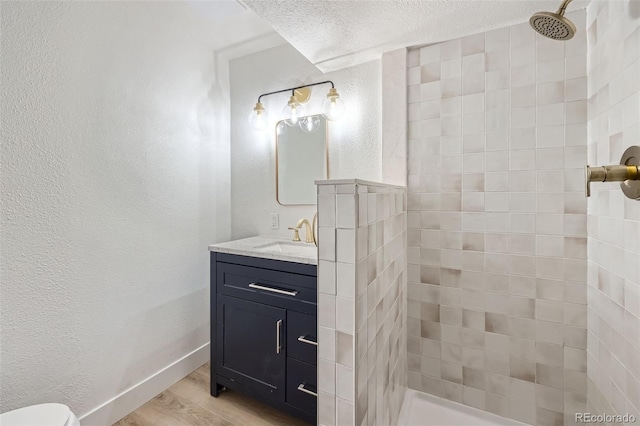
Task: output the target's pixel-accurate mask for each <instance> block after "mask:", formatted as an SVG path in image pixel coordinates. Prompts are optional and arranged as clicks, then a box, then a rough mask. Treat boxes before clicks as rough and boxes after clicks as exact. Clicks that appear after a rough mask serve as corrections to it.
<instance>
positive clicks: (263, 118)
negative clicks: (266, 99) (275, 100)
mask: <svg viewBox="0 0 640 426" xmlns="http://www.w3.org/2000/svg"><path fill="white" fill-rule="evenodd" d="M268 124H269V117H268V116H267V110H266V109H264V106H262V104H261V103H260V102H258V103H257V104H256V106H255V107H253V110H252V111H251V112H250V113H249V125H251V127H253V128H254V129H255V130H264V129H266V128H267V125H268Z"/></svg>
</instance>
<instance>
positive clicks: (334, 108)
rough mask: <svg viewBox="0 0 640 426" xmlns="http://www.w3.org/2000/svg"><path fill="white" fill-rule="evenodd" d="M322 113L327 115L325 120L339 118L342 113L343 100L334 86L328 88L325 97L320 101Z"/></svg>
mask: <svg viewBox="0 0 640 426" xmlns="http://www.w3.org/2000/svg"><path fill="white" fill-rule="evenodd" d="M321 108H322V114H324V116H325V117H327V120H332V121H333V120H339V119H340V118H341V117H342V114H344V110H345V106H344V101H343V100H342V99H341V98H340V95H339V94H338V91H337V90H336V89H335V88H333V87H332V88H331V89H329V93H327V98H326V99H325V100H324V101H322V107H321Z"/></svg>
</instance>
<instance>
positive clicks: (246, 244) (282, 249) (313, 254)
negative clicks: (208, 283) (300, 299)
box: [209, 236, 318, 265]
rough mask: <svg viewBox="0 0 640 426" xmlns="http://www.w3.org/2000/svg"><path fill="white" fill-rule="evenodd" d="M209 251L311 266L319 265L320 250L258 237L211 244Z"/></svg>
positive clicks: (307, 245) (279, 239)
mask: <svg viewBox="0 0 640 426" xmlns="http://www.w3.org/2000/svg"><path fill="white" fill-rule="evenodd" d="M209 251H215V252H217V253H228V254H237V255H240V256H251V257H261V258H263V259H274V260H283V261H286V262H295V263H306V264H309V265H317V264H318V248H317V247H316V245H315V244H313V243H304V242H294V241H291V239H289V238H283V237H271V236H258V237H250V238H243V239H241V240H235V241H228V242H226V243H218V244H211V245H210V246H209Z"/></svg>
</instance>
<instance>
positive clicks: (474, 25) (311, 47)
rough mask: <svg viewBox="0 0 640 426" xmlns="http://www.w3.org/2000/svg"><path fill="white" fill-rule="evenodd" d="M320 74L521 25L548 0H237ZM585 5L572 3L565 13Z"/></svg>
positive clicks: (552, 5)
mask: <svg viewBox="0 0 640 426" xmlns="http://www.w3.org/2000/svg"><path fill="white" fill-rule="evenodd" d="M241 2H242V3H243V4H244V5H245V6H247V7H248V8H250V9H252V10H253V11H254V12H255V13H256V14H257V15H258V16H260V17H261V18H262V19H264V20H265V22H266V23H268V24H269V25H271V27H273V29H274V30H275V31H277V32H278V33H279V34H280V35H281V36H282V37H284V38H285V39H286V40H287V41H288V42H289V43H291V45H293V46H294V47H295V48H296V49H298V50H299V51H300V52H301V53H302V54H303V55H304V56H306V57H307V59H309V60H310V61H311V62H312V63H314V64H316V65H317V66H318V68H320V70H322V71H325V72H326V71H333V70H336V69H340V68H344V67H347V66H351V65H356V64H358V63H361V62H365V61H369V60H372V59H375V58H377V57H379V56H380V54H381V53H383V52H387V51H389V50H394V49H398V48H401V47H406V46H416V45H422V44H430V43H436V42H440V41H444V40H450V39H454V38H458V37H462V36H465V35H469V34H475V33H478V32H482V31H487V30H491V29H494V28H500V27H505V26H508V25H512V24H517V23H521V22H525V21H527V20H528V19H529V17H530V16H531V14H533V13H534V12H537V11H540V10H548V11H555V10H557V8H558V6H559V5H560V3H561V0H558V1H548V0H502V1H500V0H421V1H420V0H418V1H416V0H413V1H407V0H404V1H403V0H386V1H363V0H359V1H347V0H341V1H340V0H288V1H287V0H241ZM584 7H585V0H582V1H581V0H576V1H574V2H573V3H571V4H570V5H569V9H568V10H575V9H579V8H584Z"/></svg>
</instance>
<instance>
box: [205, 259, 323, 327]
mask: <svg viewBox="0 0 640 426" xmlns="http://www.w3.org/2000/svg"><path fill="white" fill-rule="evenodd" d="M216 278H217V279H216V282H217V292H218V293H222V294H227V295H229V296H234V297H238V298H241V299H247V300H253V301H256V302H260V303H265V304H268V305H273V306H279V307H282V308H291V309H297V310H300V311H302V312H306V313H310V314H313V315H315V314H316V301H317V287H316V280H317V278H316V277H312V276H309V275H300V274H294V273H291V272H282V271H274V270H270V269H263V268H255V267H252V266H246V265H235V264H230V263H221V262H218V264H217V271H216Z"/></svg>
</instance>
